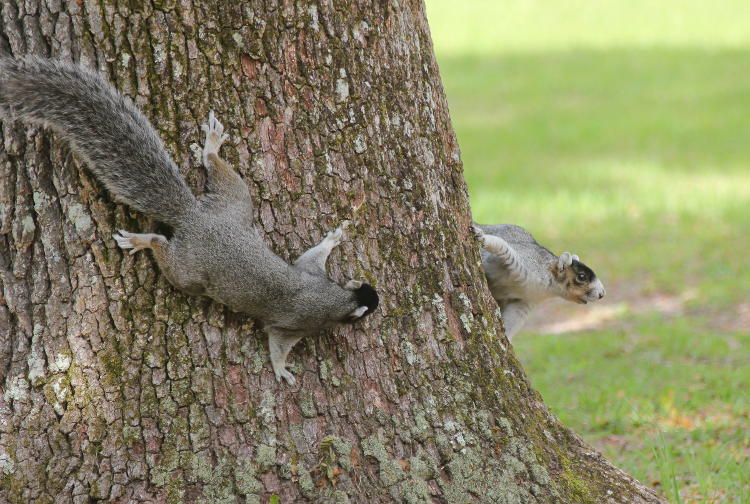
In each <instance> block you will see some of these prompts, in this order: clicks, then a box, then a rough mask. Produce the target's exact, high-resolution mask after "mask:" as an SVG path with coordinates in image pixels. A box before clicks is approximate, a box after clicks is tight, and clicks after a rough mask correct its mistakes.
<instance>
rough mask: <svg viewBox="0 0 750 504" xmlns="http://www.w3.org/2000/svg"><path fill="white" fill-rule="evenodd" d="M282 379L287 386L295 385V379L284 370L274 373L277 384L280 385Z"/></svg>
mask: <svg viewBox="0 0 750 504" xmlns="http://www.w3.org/2000/svg"><path fill="white" fill-rule="evenodd" d="M282 378H283V379H284V380H286V382H287V384H289V385H294V384H295V383H297V379H296V378H295V377H294V375H293V374H292V373H290V372H289V371H287V370H286V369H281V370H279V372H278V373H276V381H277V382H279V383H280V382H281V379H282Z"/></svg>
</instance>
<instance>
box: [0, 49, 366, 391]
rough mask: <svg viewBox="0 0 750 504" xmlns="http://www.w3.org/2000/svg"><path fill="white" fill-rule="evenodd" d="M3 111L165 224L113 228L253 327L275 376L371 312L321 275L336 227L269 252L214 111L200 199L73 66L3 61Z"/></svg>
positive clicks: (151, 134)
mask: <svg viewBox="0 0 750 504" xmlns="http://www.w3.org/2000/svg"><path fill="white" fill-rule="evenodd" d="M0 113H2V114H3V116H6V115H7V116H10V117H11V118H15V119H19V120H22V121H25V122H28V123H33V124H40V125H43V126H46V127H49V128H50V129H51V130H53V131H54V132H55V133H57V134H58V135H59V136H60V137H61V138H64V139H65V140H67V141H68V142H69V143H70V146H71V150H72V151H73V152H74V153H76V154H77V155H78V157H79V158H81V160H83V161H84V162H85V163H86V165H87V166H88V168H89V169H90V170H91V171H92V172H93V173H94V175H95V176H96V178H97V179H98V180H100V181H101V182H102V183H103V184H104V186H105V187H106V188H107V189H108V190H109V192H110V193H111V194H112V195H113V196H114V197H115V198H116V199H117V200H118V201H121V202H123V203H126V204H127V205H129V206H131V207H133V208H134V209H136V210H138V211H139V212H141V213H143V214H145V215H147V216H149V217H151V218H152V219H154V220H156V221H159V222H161V223H164V224H166V225H167V226H169V228H171V230H172V236H170V237H169V238H167V237H166V236H163V235H161V234H154V233H143V234H141V233H130V232H127V231H122V230H121V231H120V232H119V234H115V235H114V238H115V240H116V241H117V244H118V245H119V246H120V248H122V249H129V250H130V253H131V254H133V253H135V252H137V251H139V250H143V249H151V251H152V252H153V254H154V257H155V258H156V262H157V263H158V264H159V268H161V271H162V273H163V274H164V276H165V277H166V278H167V279H168V280H169V281H170V283H172V285H174V286H175V287H177V288H178V289H180V290H182V291H184V292H186V293H188V294H193V295H205V296H208V297H210V298H212V299H214V300H216V301H218V302H220V303H223V304H225V305H227V306H228V307H230V308H231V309H233V310H235V311H239V312H245V313H248V314H249V315H251V316H252V317H254V318H256V319H258V320H260V321H261V322H262V323H263V326H264V329H265V331H266V332H267V333H268V346H269V351H270V354H271V365H272V366H273V371H274V373H275V375H276V379H277V381H279V380H280V379H281V378H284V379H285V380H286V381H287V382H288V383H289V384H290V385H292V384H294V383H295V379H294V376H293V375H292V374H291V373H290V372H289V371H288V370H287V369H286V358H287V355H288V354H289V351H290V350H291V349H292V347H293V346H294V345H295V344H296V343H297V342H298V341H299V340H300V339H301V338H303V337H304V336H307V335H311V334H314V333H317V332H319V331H320V330H322V329H324V328H327V327H331V326H333V325H335V324H337V323H343V322H351V321H354V320H357V319H359V318H361V317H363V316H365V315H367V314H369V313H372V312H373V311H374V310H375V309H376V308H377V306H378V295H377V293H376V292H375V289H373V288H372V287H371V286H370V285H368V284H365V283H362V282H361V281H358V280H350V281H349V282H347V283H346V284H345V285H344V286H340V285H338V284H337V283H335V282H334V281H332V280H331V279H330V278H329V277H328V275H327V274H326V270H325V263H326V259H327V258H328V255H329V254H330V252H331V250H332V249H333V248H334V247H335V246H336V245H338V244H339V243H341V241H342V239H343V237H344V233H343V231H342V229H341V228H339V229H336V230H335V231H332V232H330V233H328V235H327V236H326V237H325V238H324V239H323V241H321V242H320V243H319V244H318V245H316V246H315V247H313V248H311V249H309V250H308V251H306V252H305V253H304V254H302V255H301V256H300V257H299V258H298V259H297V260H296V261H295V262H294V263H293V264H288V263H287V262H286V261H284V260H283V259H281V258H280V257H279V256H277V255H276V254H274V253H273V252H272V251H271V249H270V248H268V246H267V245H266V244H265V242H264V241H263V239H262V238H261V236H260V234H259V233H258V231H257V230H256V228H255V225H254V222H253V220H252V215H253V202H252V199H251V197H250V191H249V190H248V187H247V185H246V184H245V182H244V181H243V180H242V179H241V178H240V176H239V175H238V174H237V173H236V172H235V171H234V170H232V169H231V168H230V167H229V166H228V165H227V164H226V163H225V162H224V161H223V160H222V159H221V157H219V148H220V147H221V144H222V143H223V142H224V141H225V140H226V139H227V138H228V135H226V134H225V133H224V127H223V126H222V125H221V123H220V122H219V121H218V120H217V119H216V117H215V116H214V114H213V112H211V113H210V114H209V117H208V122H207V124H204V125H203V131H204V132H205V135H206V140H205V143H204V146H203V164H204V166H205V168H206V171H207V173H208V184H207V189H208V191H207V192H206V193H205V194H203V195H201V196H199V197H195V196H194V195H193V193H192V192H191V191H190V189H189V188H188V186H187V183H186V182H185V179H184V178H183V177H182V175H180V172H179V171H178V169H177V166H176V165H175V163H174V162H173V161H172V159H171V157H170V156H169V153H168V152H167V150H166V148H165V147H164V144H163V143H162V141H161V139H160V138H159V136H158V135H157V133H156V131H155V130H154V128H153V127H152V126H151V124H150V123H149V121H148V119H146V117H145V116H144V115H143V114H142V113H141V112H140V111H139V110H138V109H137V108H136V107H135V105H133V103H132V102H131V101H130V100H129V99H128V98H126V97H125V96H123V95H121V94H119V93H118V92H117V91H116V90H115V89H114V88H113V87H112V86H111V85H110V84H109V83H108V82H107V81H105V80H104V79H102V78H101V77H99V76H98V75H97V74H95V73H93V72H91V71H89V70H87V69H85V68H83V67H81V66H78V65H74V64H70V63H66V62H62V61H57V60H49V59H44V58H39V57H33V56H26V57H22V58H8V57H4V58H0Z"/></svg>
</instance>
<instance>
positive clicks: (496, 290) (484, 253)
mask: <svg viewBox="0 0 750 504" xmlns="http://www.w3.org/2000/svg"><path fill="white" fill-rule="evenodd" d="M472 230H473V232H474V234H475V236H476V238H477V240H478V241H479V243H480V245H481V247H482V248H481V250H480V253H481V257H482V268H483V269H484V274H485V277H486V278H487V284H488V286H489V288H490V292H491V293H492V297H494V298H495V300H496V301H497V303H498V305H499V307H500V311H501V313H502V316H503V325H504V327H505V333H506V335H507V336H508V339H512V338H513V336H515V335H516V334H517V333H518V331H519V330H520V329H521V327H523V324H524V323H525V322H526V319H527V318H528V315H529V313H530V312H531V310H532V309H533V308H534V307H535V306H537V305H539V304H540V303H542V302H544V301H546V300H548V299H551V298H554V297H560V298H563V299H565V300H568V301H572V302H575V303H580V304H587V303H590V302H594V301H598V300H599V299H601V298H603V297H604V294H605V290H604V285H603V284H602V282H601V280H600V279H599V278H598V277H597V276H596V273H594V271H593V270H592V269H591V268H589V267H588V266H586V265H585V264H583V263H582V262H581V261H580V260H579V258H578V256H577V255H574V254H571V253H569V252H564V253H563V254H561V255H560V256H559V257H558V256H557V255H555V254H554V253H552V252H551V251H550V250H549V249H547V248H545V247H543V246H542V245H540V244H539V243H538V242H537V241H536V240H535V239H534V237H533V236H532V235H531V233H529V232H528V231H527V230H526V229H524V228H522V227H520V226H515V225H512V224H500V225H474V226H473V227H472Z"/></svg>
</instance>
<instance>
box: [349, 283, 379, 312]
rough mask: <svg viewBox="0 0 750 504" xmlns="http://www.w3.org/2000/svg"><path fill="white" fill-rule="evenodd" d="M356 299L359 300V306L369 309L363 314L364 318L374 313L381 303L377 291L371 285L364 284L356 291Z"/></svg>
mask: <svg viewBox="0 0 750 504" xmlns="http://www.w3.org/2000/svg"><path fill="white" fill-rule="evenodd" d="M354 298H355V299H356V300H357V304H358V305H359V306H366V307H367V311H366V312H365V313H364V314H362V316H363V317H364V316H365V315H368V314H370V313H372V312H374V311H375V309H376V308H377V307H378V304H379V303H380V297H378V293H377V291H376V290H375V289H373V288H372V286H371V285H370V284H362V285H361V286H360V287H359V289H356V290H355V291H354Z"/></svg>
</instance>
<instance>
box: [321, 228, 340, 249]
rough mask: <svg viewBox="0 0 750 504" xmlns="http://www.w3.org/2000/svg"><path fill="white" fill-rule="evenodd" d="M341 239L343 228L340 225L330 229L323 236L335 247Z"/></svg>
mask: <svg viewBox="0 0 750 504" xmlns="http://www.w3.org/2000/svg"><path fill="white" fill-rule="evenodd" d="M343 239H344V230H343V229H342V228H341V227H339V228H336V229H334V230H333V231H330V232H329V233H328V234H327V235H326V237H325V241H327V242H329V243H330V245H331V247H335V246H336V245H338V244H340V243H341V241H342V240H343Z"/></svg>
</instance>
